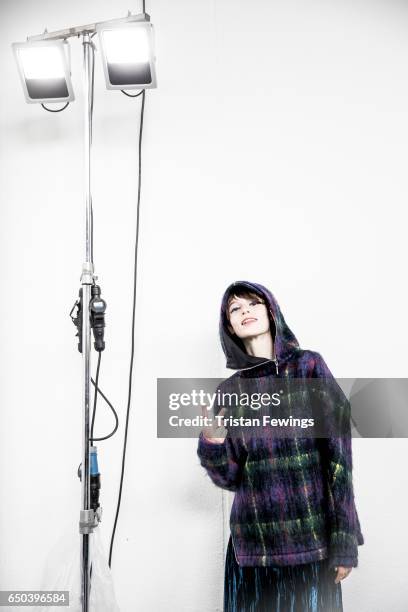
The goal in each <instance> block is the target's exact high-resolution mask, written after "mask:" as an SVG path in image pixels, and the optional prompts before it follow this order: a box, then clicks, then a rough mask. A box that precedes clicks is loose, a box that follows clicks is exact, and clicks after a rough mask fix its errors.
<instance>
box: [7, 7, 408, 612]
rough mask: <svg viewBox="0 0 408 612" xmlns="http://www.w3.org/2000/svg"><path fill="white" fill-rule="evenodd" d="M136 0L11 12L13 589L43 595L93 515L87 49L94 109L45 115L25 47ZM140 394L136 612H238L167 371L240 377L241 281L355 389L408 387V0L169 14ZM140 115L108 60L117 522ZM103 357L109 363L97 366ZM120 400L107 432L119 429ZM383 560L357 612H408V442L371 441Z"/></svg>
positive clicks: (128, 580) (112, 493)
mask: <svg viewBox="0 0 408 612" xmlns="http://www.w3.org/2000/svg"><path fill="white" fill-rule="evenodd" d="M127 9H131V10H132V11H134V12H135V11H138V10H140V9H141V2H140V5H139V4H138V3H137V2H135V3H133V4H132V5H129V4H128V2H124V1H122V0H116V1H115V2H113V0H98V1H96V0H88V1H87V2H86V3H84V2H81V1H80V0H71V1H70V2H62V0H53V2H47V1H46V0H37V1H36V2H32V1H31V0H30V1H27V0H26V1H20V2H12V1H11V0H3V2H2V7H1V22H0V27H1V37H0V59H1V75H2V82H3V87H2V96H1V98H0V104H1V113H0V122H1V135H2V138H1V143H2V148H1V160H0V172H1V194H2V206H1V232H2V233H1V241H0V248H1V256H0V262H1V279H2V288H3V291H2V295H3V299H2V315H1V338H2V343H1V349H2V351H1V367H2V385H1V391H2V393H1V429H0V453H1V456H0V457H1V481H0V486H1V493H2V511H1V514H0V520H1V524H0V541H1V550H2V553H1V560H0V563H1V568H0V569H1V576H0V578H1V588H3V589H37V588H38V585H39V581H40V577H41V574H42V569H43V566H44V563H45V560H46V558H47V554H48V551H49V549H50V548H51V547H52V545H53V543H54V541H55V539H57V537H58V534H59V533H60V531H61V528H62V527H61V524H62V523H64V522H66V521H67V520H72V517H73V519H74V520H75V521H76V520H77V518H79V503H80V485H79V481H78V479H77V476H76V470H77V466H78V464H79V462H80V460H81V413H82V409H81V386H80V381H81V359H80V355H79V353H78V351H77V348H76V338H75V329H74V327H73V325H72V323H71V321H70V319H69V317H68V313H69V311H70V309H71V307H72V305H73V303H74V301H75V299H76V298H77V294H78V289H79V283H80V274H81V267H82V261H83V231H84V230H83V148H82V147H83V144H82V134H83V133H82V91H81V66H82V48H81V44H80V41H79V40H72V41H71V49H72V70H73V81H74V87H75V92H76V97H77V99H76V101H75V102H74V103H73V104H71V105H70V106H69V107H68V109H67V110H66V111H65V112H63V113H60V114H56V115H51V114H49V113H46V112H45V111H43V109H42V108H41V107H40V106H37V105H27V104H26V103H25V101H24V97H23V94H22V89H21V85H20V83H19V80H18V75H17V71H16V68H15V65H14V59H13V57H12V52H11V46H10V45H11V43H12V42H13V41H22V40H24V39H25V37H26V36H27V35H34V34H38V33H41V32H42V31H43V29H44V27H45V26H47V28H48V29H49V30H55V29H60V28H63V27H68V26H73V25H80V24H84V23H88V22H92V21H101V20H104V19H111V18H115V17H120V16H124V15H125V14H126V12H127ZM146 10H147V12H149V13H150V14H151V18H152V22H153V23H154V25H155V30H156V41H157V56H158V63H157V70H158V85H159V87H158V89H157V90H153V91H149V92H147V95H146V108H145V125H144V133H143V171H142V174H143V177H142V201H141V213H140V237H139V245H140V253H139V271H138V279H139V283H138V297H137V317H136V353H135V364H134V368H135V370H134V379H133V383H134V389H133V401H132V414H131V419H130V429H129V440H128V455H127V470H126V476H125V482H124V493H123V497H122V509H121V514H120V519H119V525H118V529H117V535H116V544H115V549H114V556H113V575H114V580H115V586H116V591H117V596H118V601H119V604H120V606H121V610H122V612H133V611H134V610H145V611H146V612H147V611H149V612H167V611H170V612H173V611H177V612H192V611H194V612H214V611H220V610H222V589H223V571H224V568H223V563H224V559H223V556H224V554H225V549H224V545H223V544H224V540H225V538H226V535H227V534H226V533H224V532H223V508H224V519H225V511H226V510H227V508H228V503H227V502H228V499H226V497H227V496H228V494H223V493H222V492H221V490H218V489H216V487H214V486H213V485H212V484H211V483H210V482H209V479H208V478H206V476H205V473H204V470H203V469H202V468H201V467H200V466H199V463H198V458H197V456H196V440H191V439H190V440H166V439H157V437H156V379H157V377H188V376H195V377H217V376H219V377H222V376H225V375H230V374H231V373H232V372H231V371H227V370H225V369H224V363H225V361H224V356H223V353H222V351H221V348H220V345H219V341H218V337H217V326H218V311H219V304H220V300H221V296H222V293H223V291H224V289H225V287H226V286H227V284H229V283H230V282H232V281H233V280H239V279H248V280H253V281H255V282H260V283H262V284H264V285H266V286H268V287H269V288H270V289H271V290H272V291H273V293H274V294H275V295H276V297H277V299H278V301H279V302H280V305H281V308H282V311H283V313H284V315H285V318H286V320H287V322H288V324H289V326H290V327H291V328H292V330H293V331H294V333H295V335H296V336H297V337H298V339H299V341H300V343H301V346H302V347H303V348H309V349H312V350H317V351H319V352H320V353H321V354H322V355H323V357H324V358H325V360H326V361H327V363H328V365H329V367H330V368H331V370H332V371H333V373H334V374H335V375H336V376H338V377H375V376H384V377H392V376H395V377H397V376H399V377H405V376H407V374H408V366H407V362H406V359H405V347H406V343H407V339H408V338H407V336H408V334H407V325H406V313H407V311H408V310H407V307H408V304H407V284H406V282H405V276H406V275H405V268H406V266H405V263H406V248H405V244H406V227H407V213H406V210H407V209H406V201H407V197H408V184H407V180H406V167H407V146H408V113H407V108H408V79H407V77H406V75H407V66H408V37H407V28H406V23H407V18H408V6H407V5H404V3H402V2H400V1H397V0H381V1H380V0H342V1H340V0H308V1H306V2H305V1H304V0H284V1H283V0H268V1H266V0H255V1H254V2H251V3H249V2H242V1H241V0H234V1H233V0H194V2H192V1H191V0H190V1H187V0H184V1H183V0H174V1H173V2H166V1H165V0H152V1H148V2H147V6H146ZM139 109H140V98H139V99H136V100H130V99H129V98H127V97H125V96H123V95H122V94H121V93H120V92H110V91H107V90H106V89H105V86H104V81H103V74H102V67H101V64H100V58H99V56H97V58H96V85H95V109H94V110H95V115H94V152H93V154H94V158H93V159H94V184H93V203H94V221H95V229H94V235H95V238H94V255H95V265H96V273H97V274H98V276H99V282H100V284H101V286H102V291H103V297H104V298H105V299H106V300H107V303H108V309H107V314H106V319H107V327H106V343H107V348H106V351H105V353H104V354H103V358H102V367H101V380H100V385H101V388H102V390H103V391H104V392H105V393H106V394H107V395H108V397H109V398H110V399H111V401H112V402H113V403H114V405H115V407H116V408H117V409H118V412H119V417H120V418H121V425H122V426H121V428H120V433H119V434H118V435H117V436H115V437H114V438H113V439H112V440H109V441H107V442H105V443H100V444H99V446H98V450H99V463H100V469H101V472H102V487H103V488H102V492H101V496H102V504H103V508H104V515H103V523H102V530H103V538H104V541H105V544H106V547H107V546H108V543H109V537H110V532H111V528H112V522H113V516H114V510H115V504H116V496H117V491H118V478H119V470H120V457H121V446H122V441H123V425H124V417H125V409H126V400H127V387H128V368H129V357H130V325H131V299H132V271H133V249H134V236H135V227H134V226H135V219H136V195H137V159H138V158H137V137H138V126H139ZM95 364H96V359H94V361H93V365H94V366H95ZM112 423H113V419H112V417H111V414H110V411H109V409H108V408H107V407H105V406H103V405H102V404H100V405H99V413H98V418H97V426H96V432H97V433H98V434H99V435H103V434H104V433H106V432H108V431H110V430H111V428H112ZM353 452H354V464H355V468H354V482H355V490H356V501H357V508H358V511H359V516H360V520H361V525H362V530H363V534H364V536H365V538H366V544H365V545H364V546H362V547H360V548H359V553H360V558H359V567H358V568H357V569H356V570H354V571H353V572H352V574H351V575H350V577H349V578H347V579H346V580H345V581H344V582H343V598H344V605H345V610H347V612H382V611H383V610H384V609H387V610H389V611H390V612H391V611H392V612H404V610H406V601H407V597H408V583H407V581H406V569H405V566H404V563H405V561H406V554H405V551H406V548H407V545H408V536H407V532H406V530H405V529H403V528H402V527H403V524H404V521H405V508H406V504H407V484H408V483H407V477H406V471H405V465H406V453H407V441H406V440H403V439H401V440H361V439H359V440H354V444H353Z"/></svg>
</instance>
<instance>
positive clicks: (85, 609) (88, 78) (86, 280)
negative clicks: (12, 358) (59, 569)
mask: <svg viewBox="0 0 408 612" xmlns="http://www.w3.org/2000/svg"><path fill="white" fill-rule="evenodd" d="M82 41H83V49H84V55H83V57H84V63H83V66H84V73H83V74H84V145H85V146H84V153H85V262H84V264H83V267H82V275H81V285H82V317H83V318H82V358H83V396H82V399H83V428H82V443H83V447H82V450H83V453H82V474H81V511H80V520H79V531H80V533H81V534H82V543H81V596H82V612H89V594H90V550H91V542H90V535H91V533H92V531H93V529H94V527H95V526H96V524H95V515H94V511H93V510H92V509H91V508H90V488H89V468H90V464H89V446H90V444H89V408H90V401H91V397H90V396H91V325H90V316H89V304H90V301H91V286H92V284H93V281H94V265H93V261H92V258H93V254H92V242H91V240H92V215H91V141H92V120H91V113H92V97H93V82H92V70H93V60H94V57H93V49H92V48H91V45H92V42H91V37H90V34H89V32H84V33H83V37H82ZM96 522H97V521H96Z"/></svg>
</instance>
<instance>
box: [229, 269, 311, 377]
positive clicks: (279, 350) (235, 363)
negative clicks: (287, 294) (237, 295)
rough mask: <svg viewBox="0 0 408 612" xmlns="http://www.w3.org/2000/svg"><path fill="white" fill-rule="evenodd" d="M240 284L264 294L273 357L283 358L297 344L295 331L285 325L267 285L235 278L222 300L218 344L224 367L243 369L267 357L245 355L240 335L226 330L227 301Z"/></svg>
mask: <svg viewBox="0 0 408 612" xmlns="http://www.w3.org/2000/svg"><path fill="white" fill-rule="evenodd" d="M242 286H244V287H245V288H246V289H248V290H250V291H254V292H255V293H257V294H259V295H260V296H261V297H263V298H264V300H265V304H266V306H267V308H268V312H269V319H270V321H271V333H272V337H273V336H274V344H275V356H276V359H277V360H278V363H281V362H284V361H286V360H287V359H288V357H289V356H290V355H291V354H292V353H293V352H294V351H296V350H298V349H299V348H300V347H299V343H298V341H297V339H296V337H295V335H294V333H293V332H292V330H291V329H290V328H289V326H288V325H287V323H286V321H285V319H284V317H283V314H282V312H281V309H280V307H279V304H278V302H277V301H276V299H275V297H274V296H273V295H272V293H271V292H270V291H269V289H267V288H266V287H264V286H263V285H260V284H259V283H252V282H249V281H236V282H234V283H232V284H231V285H230V286H229V287H228V288H227V289H226V290H225V293H224V295H223V298H222V302H221V315H220V326H219V333H220V340H221V345H222V348H223V351H224V353H225V356H226V358H227V363H226V367H227V368H229V369H231V370H242V369H245V368H250V367H253V366H256V365H258V364H260V363H263V362H265V361H267V360H266V359H265V357H255V356H253V355H248V353H247V352H246V351H245V347H244V345H243V343H242V342H241V341H240V340H239V338H238V337H237V336H236V335H235V334H234V335H231V334H230V332H229V331H228V328H227V324H228V319H227V301H228V298H229V296H230V295H231V294H232V293H234V292H235V291H236V290H237V289H238V288H241V287H242Z"/></svg>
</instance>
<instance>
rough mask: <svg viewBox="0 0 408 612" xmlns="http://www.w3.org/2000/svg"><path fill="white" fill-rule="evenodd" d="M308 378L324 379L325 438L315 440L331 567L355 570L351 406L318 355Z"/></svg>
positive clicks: (357, 536)
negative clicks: (325, 485) (323, 473)
mask: <svg viewBox="0 0 408 612" xmlns="http://www.w3.org/2000/svg"><path fill="white" fill-rule="evenodd" d="M312 376H313V377H316V378H324V379H326V380H325V384H324V399H323V401H324V407H323V414H324V416H325V419H327V433H326V437H324V438H319V444H320V446H321V450H322V454H323V458H324V465H325V466H326V467H327V471H328V482H329V497H330V499H329V505H330V512H331V517H332V519H333V523H332V529H331V534H330V558H331V565H332V566H338V565H342V566H344V567H357V565H358V546H359V545H361V544H364V537H363V535H362V533H361V528H360V521H359V518H358V514H357V510H356V505H355V500H354V490H353V472H352V470H353V461H352V445H351V429H350V415H351V406H350V402H349V401H348V399H347V397H346V396H345V394H344V393H343V390H342V389H341V387H340V385H339V384H338V383H337V381H336V380H335V378H334V377H333V375H332V373H331V372H330V370H329V368H328V366H327V364H326V362H325V361H324V359H323V357H322V356H321V355H320V354H319V353H315V365H314V371H313V374H312ZM337 428H338V429H337ZM335 434H337V435H335Z"/></svg>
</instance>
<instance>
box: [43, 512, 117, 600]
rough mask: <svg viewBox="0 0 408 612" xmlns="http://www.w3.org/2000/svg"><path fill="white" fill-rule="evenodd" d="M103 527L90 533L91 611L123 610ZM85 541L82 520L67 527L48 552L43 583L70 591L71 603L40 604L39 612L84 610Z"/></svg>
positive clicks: (53, 588)
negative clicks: (82, 599)
mask: <svg viewBox="0 0 408 612" xmlns="http://www.w3.org/2000/svg"><path fill="white" fill-rule="evenodd" d="M100 529H101V526H100V525H99V526H98V527H97V528H96V529H95V530H94V532H93V533H92V534H91V535H90V563H91V564H92V573H91V588H90V597H89V612H120V609H119V607H118V605H117V603H116V598H115V591H114V586H113V580H112V575H111V570H110V568H109V565H108V557H107V554H106V552H105V549H104V546H103V542H102V537H101V531H100ZM81 543H82V535H81V534H80V533H79V530H78V523H75V524H74V525H70V526H69V527H67V529H66V530H65V531H64V533H63V535H62V536H61V537H60V538H59V539H58V541H57V542H56V544H55V545H54V547H53V548H52V550H51V551H50V554H49V555H48V558H47V562H46V566H45V569H44V572H43V578H42V582H41V586H40V588H41V589H42V590H46V591H54V590H55V591H69V606H61V605H59V606H49V605H48V606H43V607H40V608H39V607H36V608H35V610H36V612H61V610H66V611H69V612H82V603H81V580H80V558H81ZM33 609H34V608H33Z"/></svg>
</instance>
